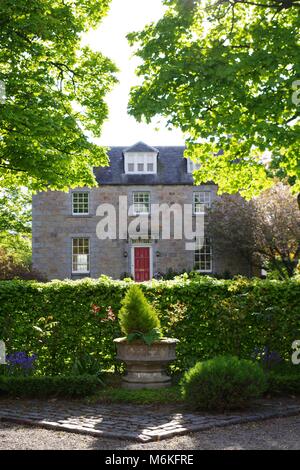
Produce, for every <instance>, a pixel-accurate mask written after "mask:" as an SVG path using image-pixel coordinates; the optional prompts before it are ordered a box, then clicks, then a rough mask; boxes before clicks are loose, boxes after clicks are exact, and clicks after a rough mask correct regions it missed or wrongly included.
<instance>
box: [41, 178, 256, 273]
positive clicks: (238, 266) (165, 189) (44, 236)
mask: <svg viewBox="0 0 300 470" xmlns="http://www.w3.org/2000/svg"><path fill="white" fill-rule="evenodd" d="M201 189H203V190H204V189H205V190H211V192H212V199H214V198H215V197H216V186H215V185H203V186H198V187H197V186H192V185H172V186H171V185H170V186H166V185H157V186H145V185H143V186H121V185H120V186H119V185H118V186H108V185H107V186H101V187H99V188H93V189H85V188H81V189H79V190H84V191H87V190H88V191H89V192H90V214H89V215H80V216H78V215H76V216H73V215H72V191H71V190H70V191H69V192H68V193H63V192H59V191H48V192H42V193H39V194H37V195H35V196H34V197H33V237H32V244H33V267H34V268H35V269H37V270H38V271H39V272H41V273H43V274H44V275H45V276H46V277H47V278H48V279H49V280H50V279H66V278H71V279H77V278H79V277H82V275H79V274H72V238H74V237H87V238H89V239H90V276H91V277H92V278H97V277H99V276H100V275H101V274H106V275H108V276H111V277H113V278H119V277H120V276H123V275H124V274H125V273H130V272H131V265H132V258H131V255H132V249H131V247H132V244H131V240H128V239H126V238H125V239H116V240H110V239H106V240H99V238H98V237H97V234H96V228H97V223H98V222H99V221H100V219H101V218H100V217H99V216H97V215H96V211H97V208H98V206H99V205H100V204H103V203H110V204H112V205H113V206H114V207H116V208H118V206H119V196H127V200H128V205H130V204H131V201H132V193H133V192H134V191H149V192H150V193H151V203H157V204H158V203H159V204H162V203H167V204H169V205H170V204H172V203H178V204H181V205H183V204H192V201H193V192H194V191H197V190H201ZM76 191H77V190H76ZM117 220H118V217H117ZM128 220H129V222H130V221H131V220H132V217H129V218H128ZM117 229H119V226H118V224H117ZM141 235H142V234H141ZM185 242H186V240H184V239H183V240H174V239H171V240H159V239H158V238H156V237H153V240H152V241H151V242H150V246H151V248H152V256H153V274H154V273H157V272H162V273H165V272H167V271H168V270H169V269H172V270H174V271H183V270H191V269H193V266H194V252H193V251H187V250H186V249H185ZM126 255H127V256H126ZM212 271H213V272H214V273H219V274H222V273H223V272H225V271H230V272H231V273H232V274H244V275H249V274H250V272H249V266H248V265H247V264H246V263H244V262H243V261H242V260H240V259H239V258H238V257H235V256H234V255H232V254H230V256H226V254H225V253H224V254H217V253H214V252H213V269H212Z"/></svg>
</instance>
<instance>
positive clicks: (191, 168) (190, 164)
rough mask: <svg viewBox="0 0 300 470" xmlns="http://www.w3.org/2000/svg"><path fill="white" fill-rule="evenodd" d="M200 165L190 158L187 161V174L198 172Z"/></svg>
mask: <svg viewBox="0 0 300 470" xmlns="http://www.w3.org/2000/svg"><path fill="white" fill-rule="evenodd" d="M200 166H201V163H198V162H197V163H196V162H194V161H193V160H191V159H190V158H188V159H187V172H188V173H193V172H194V171H195V170H199V168H200Z"/></svg>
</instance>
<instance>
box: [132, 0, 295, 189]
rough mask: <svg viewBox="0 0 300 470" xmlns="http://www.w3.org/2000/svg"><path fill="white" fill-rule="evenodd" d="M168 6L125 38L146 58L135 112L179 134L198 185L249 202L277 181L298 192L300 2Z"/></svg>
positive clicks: (225, 0)
mask: <svg viewBox="0 0 300 470" xmlns="http://www.w3.org/2000/svg"><path fill="white" fill-rule="evenodd" d="M164 3H165V5H166V6H167V9H166V12H165V14H164V16H163V17H162V18H161V19H160V20H159V21H158V22H157V23H152V24H150V25H148V26H146V27H145V29H144V30H143V31H141V32H136V33H131V34H130V35H129V36H128V38H129V41H130V43H131V44H132V45H135V47H136V48H137V50H136V54H137V56H139V57H140V58H141V59H142V63H141V65H140V66H139V67H138V69H137V74H138V75H139V76H140V77H141V78H142V83H141V84H140V85H139V86H136V87H134V88H132V91H131V98H130V102H129V112H130V113H131V114H132V115H133V116H135V118H136V119H138V120H141V119H145V120H146V121H147V122H150V120H151V119H152V118H153V117H154V116H156V115H161V116H164V117H166V118H167V120H168V123H169V125H171V126H175V127H178V128H181V129H182V131H183V132H184V133H185V134H186V140H187V150H186V156H188V157H190V158H191V159H194V160H196V161H200V162H201V168H200V170H198V171H197V172H195V182H196V183H201V182H207V181H214V182H216V183H217V184H218V185H219V191H220V192H228V193H235V192H238V191H239V192H240V193H241V194H242V195H243V196H245V197H247V198H251V197H253V196H254V195H257V194H259V193H260V192H261V191H262V190H263V189H266V188H268V187H270V186H272V185H273V184H274V181H276V180H277V178H278V177H279V178H281V179H282V180H285V181H287V182H288V183H289V184H290V185H291V187H292V189H293V192H295V193H299V192H300V158H299V150H298V147H299V138H300V126H299V116H300V91H299V90H300V46H299V31H300V1H299V0H257V1H256V0H249V1H247V0H207V1H205V2H202V1H201V2H200V1H193V0H165V1H164ZM220 149H221V150H222V152H219V151H220ZM218 153H219V154H218ZM220 153H222V154H220ZM217 154H218V157H217V158H216V155H217Z"/></svg>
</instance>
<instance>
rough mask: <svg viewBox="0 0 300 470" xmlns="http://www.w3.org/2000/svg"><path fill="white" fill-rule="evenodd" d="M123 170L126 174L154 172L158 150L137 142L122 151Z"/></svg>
mask: <svg viewBox="0 0 300 470" xmlns="http://www.w3.org/2000/svg"><path fill="white" fill-rule="evenodd" d="M123 153H124V170H125V173H126V174H131V175H145V174H152V175H153V174H156V172H157V155H158V150H157V149H155V148H154V147H149V146H148V145H146V144H144V143H142V142H138V143H137V144H135V145H133V146H132V147H129V148H127V149H125V150H124V151H123Z"/></svg>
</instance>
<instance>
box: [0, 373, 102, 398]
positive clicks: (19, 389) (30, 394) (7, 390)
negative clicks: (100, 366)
mask: <svg viewBox="0 0 300 470" xmlns="http://www.w3.org/2000/svg"><path fill="white" fill-rule="evenodd" d="M100 387H101V382H100V380H99V379H98V378H97V377H96V376H93V375H81V376H63V375H60V376H53V377H39V376H27V377H26V376H19V377H9V376H0V396H1V395H4V396H7V395H8V396H13V397H24V398H25V397H27V398H46V397H52V396H55V397H68V398H69V397H70V398H82V397H87V396H89V395H92V394H94V393H95V392H97V390H99V388H100Z"/></svg>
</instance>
